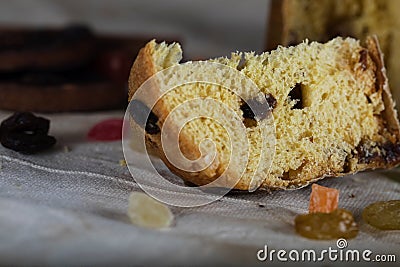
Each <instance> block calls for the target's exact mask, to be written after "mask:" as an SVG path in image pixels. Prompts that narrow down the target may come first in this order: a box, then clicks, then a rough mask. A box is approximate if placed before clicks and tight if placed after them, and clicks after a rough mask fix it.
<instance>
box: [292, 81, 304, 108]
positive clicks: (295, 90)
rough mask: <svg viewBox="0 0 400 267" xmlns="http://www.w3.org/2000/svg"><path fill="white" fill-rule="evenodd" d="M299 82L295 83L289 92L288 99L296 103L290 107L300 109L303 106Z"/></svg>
mask: <svg viewBox="0 0 400 267" xmlns="http://www.w3.org/2000/svg"><path fill="white" fill-rule="evenodd" d="M301 86H302V85H301V83H296V85H295V86H294V87H293V89H292V90H291V91H290V93H289V98H290V100H295V101H296V103H295V104H294V106H293V107H292V109H302V108H303V92H302V89H301Z"/></svg>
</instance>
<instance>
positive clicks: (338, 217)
mask: <svg viewBox="0 0 400 267" xmlns="http://www.w3.org/2000/svg"><path fill="white" fill-rule="evenodd" d="M295 228H296V232H297V233H298V234H300V235H301V236H304V237H306V238H310V239H318V240H330V239H338V238H346V239H351V238H354V237H356V236H357V234H358V227H357V224H356V222H355V221H354V218H353V215H352V214H351V212H350V211H348V210H345V209H336V210H334V211H333V212H331V213H322V212H315V213H309V214H303V215H298V216H297V217H296V218H295Z"/></svg>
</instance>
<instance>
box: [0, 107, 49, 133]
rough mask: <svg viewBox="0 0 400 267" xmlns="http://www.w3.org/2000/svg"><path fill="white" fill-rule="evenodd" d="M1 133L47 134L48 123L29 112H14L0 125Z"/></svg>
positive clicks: (46, 120)
mask: <svg viewBox="0 0 400 267" xmlns="http://www.w3.org/2000/svg"><path fill="white" fill-rule="evenodd" d="M0 127H1V129H2V132H15V131H17V132H23V131H33V132H36V133H39V134H47V133H48V132H49V127H50V121H49V120H48V119H45V118H41V117H36V116H35V115H33V114H32V113H30V112H16V113H14V114H13V115H12V116H11V117H8V118H7V119H5V120H4V121H3V122H2V123H1V125H0Z"/></svg>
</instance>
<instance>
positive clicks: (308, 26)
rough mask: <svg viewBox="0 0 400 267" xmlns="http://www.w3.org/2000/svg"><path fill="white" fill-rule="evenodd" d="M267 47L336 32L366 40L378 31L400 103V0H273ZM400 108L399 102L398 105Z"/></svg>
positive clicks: (325, 37) (320, 38) (322, 38)
mask: <svg viewBox="0 0 400 267" xmlns="http://www.w3.org/2000/svg"><path fill="white" fill-rule="evenodd" d="M271 3H272V4H271V8H270V19H269V27H268V34H267V47H266V48H267V50H272V49H275V48H276V46H277V45H284V46H286V45H294V44H297V43H299V42H302V41H303V40H304V39H309V40H310V41H320V42H325V41H327V40H330V39H331V38H334V37H336V36H343V37H347V36H351V37H355V38H357V39H361V40H365V38H366V36H368V35H373V34H376V35H377V36H378V38H379V42H380V46H381V49H382V51H383V53H384V55H385V63H386V67H387V69H388V77H389V84H390V87H391V90H392V92H393V95H394V98H395V100H396V102H397V103H398V104H399V103H400V75H399V74H400V60H399V55H400V50H398V49H397V47H398V45H399V44H400V13H399V12H400V1H399V0H317V1H316V0H272V1H271ZM398 109H399V106H398Z"/></svg>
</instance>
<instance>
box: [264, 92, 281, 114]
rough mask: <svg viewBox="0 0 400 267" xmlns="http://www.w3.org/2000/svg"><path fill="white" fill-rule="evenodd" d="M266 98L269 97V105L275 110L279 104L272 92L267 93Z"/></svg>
mask: <svg viewBox="0 0 400 267" xmlns="http://www.w3.org/2000/svg"><path fill="white" fill-rule="evenodd" d="M265 99H267V103H268V106H269V109H270V110H273V109H275V108H276V105H277V104H278V102H277V101H276V99H275V97H274V96H273V95H271V94H266V95H265Z"/></svg>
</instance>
